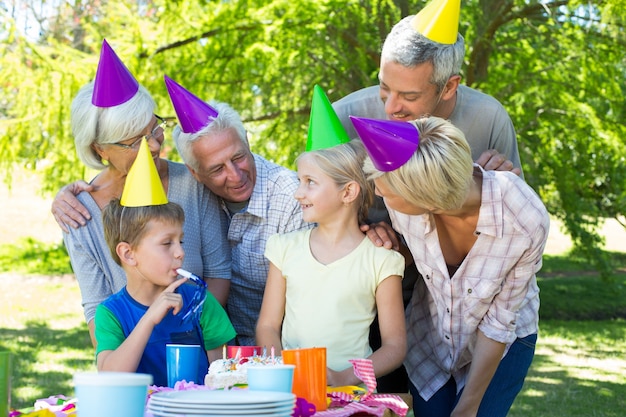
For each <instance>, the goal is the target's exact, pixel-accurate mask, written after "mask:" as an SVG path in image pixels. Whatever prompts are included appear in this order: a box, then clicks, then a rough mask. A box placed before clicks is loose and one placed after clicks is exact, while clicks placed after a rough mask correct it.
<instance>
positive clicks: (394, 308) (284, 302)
mask: <svg viewBox="0 0 626 417" xmlns="http://www.w3.org/2000/svg"><path fill="white" fill-rule="evenodd" d="M364 158H365V150H364V148H363V145H362V144H361V143H360V142H359V141H352V142H349V143H345V144H341V145H337V146H334V147H332V148H327V149H321V150H315V151H311V152H305V153H304V154H302V155H301V156H300V157H299V158H298V159H297V160H296V163H297V167H298V178H299V180H300V186H299V188H298V189H297V191H296V193H295V198H296V199H297V200H298V201H299V202H300V204H301V206H302V213H303V218H304V221H306V222H314V223H317V226H316V227H315V228H313V229H311V230H306V231H298V232H292V233H288V234H283V235H274V236H272V237H270V239H269V240H268V242H267V247H266V250H265V256H266V257H267V258H268V259H269V260H270V262H271V263H270V269H269V273H268V278H267V283H266V286H265V295H264V297H263V305H262V307H261V314H260V316H259V321H258V323H257V330H256V337H257V344H259V345H260V346H268V347H269V346H274V347H275V348H276V349H278V350H282V349H294V348H305V347H314V346H324V347H326V349H327V364H328V372H327V381H328V385H333V386H343V385H358V384H360V383H361V381H360V380H359V379H358V378H357V377H356V376H354V372H353V369H352V366H351V365H350V363H349V362H348V360H350V359H354V358H370V359H371V360H372V361H373V364H374V371H375V373H376V376H382V375H385V374H386V373H388V372H390V371H392V370H394V369H396V368H397V367H398V366H399V365H400V364H401V363H402V360H403V359H404V355H405V354H406V332H405V325H404V310H403V305H402V290H401V279H402V274H403V271H404V258H403V257H402V255H400V254H399V253H397V252H394V251H391V250H388V249H384V248H382V247H376V246H374V244H373V243H372V242H371V241H370V240H369V239H368V238H367V237H366V236H365V235H364V234H363V233H362V232H361V231H360V230H359V222H360V221H362V220H364V219H365V217H366V215H367V208H368V207H369V205H370V204H371V202H372V200H373V195H374V190H373V185H372V183H371V182H368V181H367V180H366V178H365V176H364V174H363V171H362V169H361V165H362V163H363V160H364ZM377 312H378V318H379V321H380V328H381V334H382V346H381V347H380V349H378V350H377V351H375V352H372V349H371V348H370V345H369V342H368V334H369V327H370V324H371V323H372V321H373V319H374V317H375V315H376V313H377ZM281 329H282V330H281Z"/></svg>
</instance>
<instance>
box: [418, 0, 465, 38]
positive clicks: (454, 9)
mask: <svg viewBox="0 0 626 417" xmlns="http://www.w3.org/2000/svg"><path fill="white" fill-rule="evenodd" d="M460 14H461V0H432V1H431V2H430V3H428V4H427V5H426V7H424V8H423V9H422V10H420V12H419V13H418V14H416V15H415V17H414V18H413V20H412V21H411V25H412V26H413V29H415V30H416V31H417V32H419V33H421V34H422V35H424V36H425V37H427V38H428V39H430V40H431V41H433V42H438V43H443V44H448V45H451V44H453V43H455V42H456V38H457V34H458V32H459V15H460Z"/></svg>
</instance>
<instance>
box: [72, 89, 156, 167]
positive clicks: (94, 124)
mask: <svg viewBox="0 0 626 417" xmlns="http://www.w3.org/2000/svg"><path fill="white" fill-rule="evenodd" d="M93 87H94V83H93V82H90V83H88V84H86V85H84V86H83V87H81V89H80V90H78V93H77V94H76V97H74V100H73V101H72V107H71V125H72V134H73V135H74V144H75V146H76V153H77V155H78V157H79V158H80V160H81V161H83V163H84V164H85V165H87V166H88V167H90V168H94V169H104V168H106V165H105V164H104V163H103V162H102V159H101V158H100V156H99V155H98V153H97V152H96V151H95V149H93V145H94V144H100V145H104V144H109V143H116V142H120V141H123V140H125V139H130V138H133V137H136V136H139V135H141V133H142V132H143V130H144V129H145V128H146V125H148V123H149V122H150V120H151V119H152V115H153V114H154V108H155V107H156V105H155V103H154V100H153V99H152V97H151V96H150V93H148V91H147V90H146V89H145V88H144V87H142V86H139V91H137V93H136V94H135V95H134V96H133V97H132V98H131V99H130V100H128V101H127V102H125V103H122V104H119V105H117V106H113V107H98V106H95V105H93V104H92V103H91V96H92V95H93Z"/></svg>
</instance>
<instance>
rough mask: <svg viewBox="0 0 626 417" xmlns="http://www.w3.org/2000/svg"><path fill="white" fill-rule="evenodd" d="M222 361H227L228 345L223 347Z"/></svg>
mask: <svg viewBox="0 0 626 417" xmlns="http://www.w3.org/2000/svg"><path fill="white" fill-rule="evenodd" d="M222 359H226V345H223V346H222Z"/></svg>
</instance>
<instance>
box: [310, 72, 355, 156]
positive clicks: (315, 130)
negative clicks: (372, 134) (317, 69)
mask: <svg viewBox="0 0 626 417" xmlns="http://www.w3.org/2000/svg"><path fill="white" fill-rule="evenodd" d="M346 142H350V137H349V136H348V133H347V132H346V130H345V129H344V128H343V125H342V124H341V121H340V120H339V117H338V116H337V113H335V110H334V109H333V106H332V105H331V104H330V101H329V100H328V97H326V94H325V93H324V91H323V90H322V87H320V86H319V85H317V84H316V85H315V87H313V102H312V103H311V119H310V121H309V136H308V138H307V141H306V151H307V152H308V151H315V150H317V149H325V148H332V147H333V146H336V145H339V144H342V143H346Z"/></svg>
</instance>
